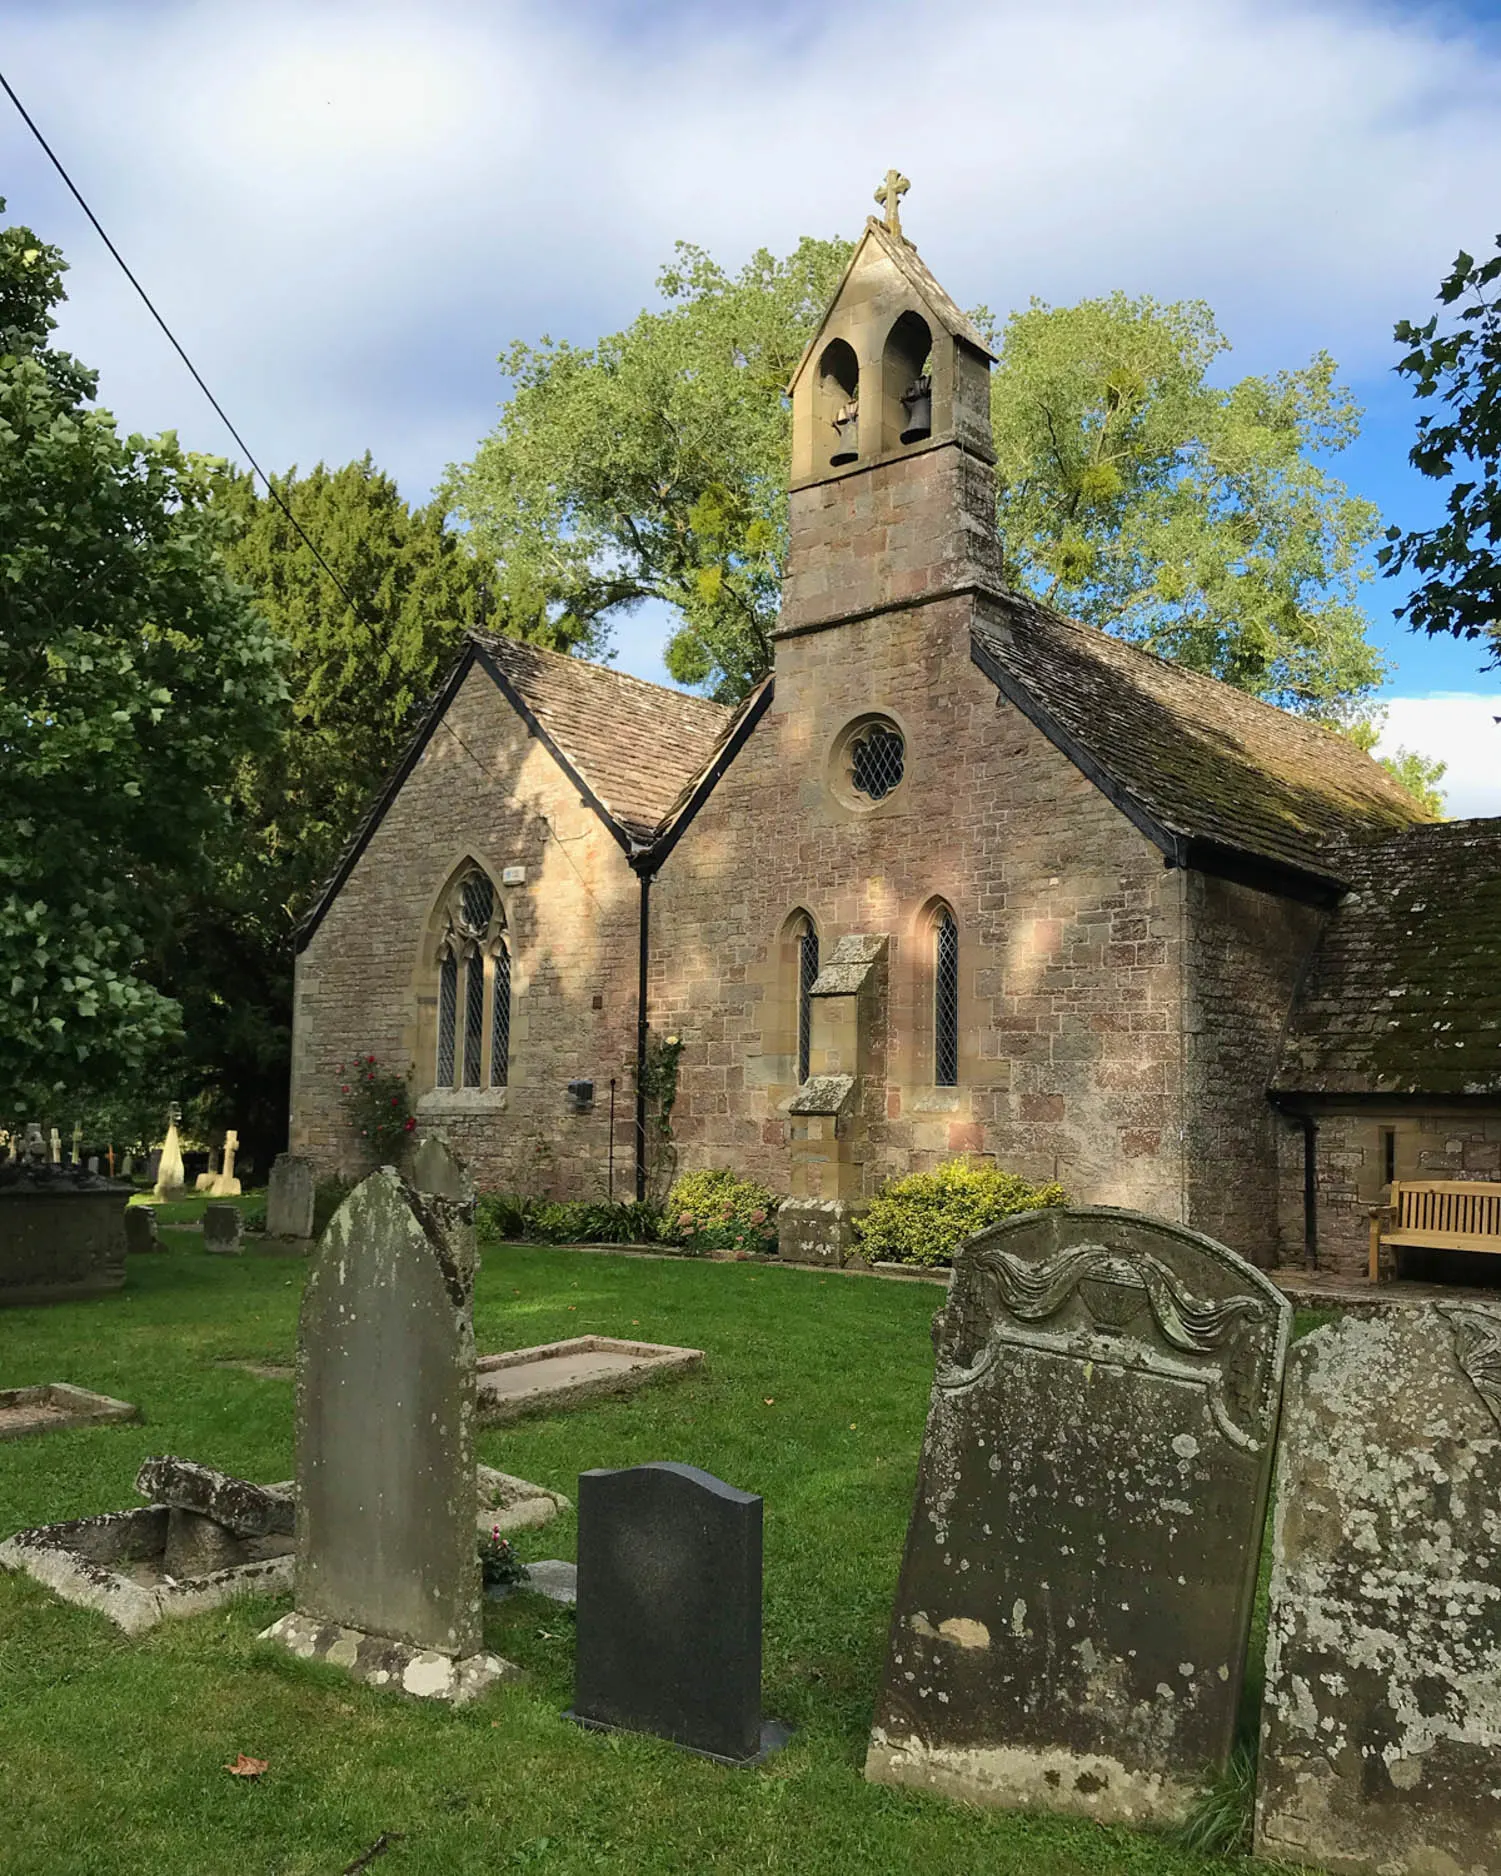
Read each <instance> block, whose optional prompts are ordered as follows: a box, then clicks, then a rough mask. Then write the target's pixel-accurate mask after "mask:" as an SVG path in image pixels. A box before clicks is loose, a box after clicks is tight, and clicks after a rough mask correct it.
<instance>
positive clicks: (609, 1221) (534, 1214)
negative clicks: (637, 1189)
mask: <svg viewBox="0 0 1501 1876" xmlns="http://www.w3.org/2000/svg"><path fill="white" fill-rule="evenodd" d="M661 1218H662V1214H661V1211H660V1209H659V1208H658V1207H657V1206H655V1205H653V1204H651V1203H650V1202H649V1201H648V1200H645V1199H642V1200H637V1199H573V1200H566V1201H564V1200H550V1199H533V1198H527V1197H526V1196H525V1195H524V1194H521V1193H517V1192H486V1193H485V1194H484V1195H483V1197H482V1198H481V1199H480V1201H479V1209H478V1212H477V1214H476V1220H475V1222H476V1225H477V1227H478V1230H479V1235H480V1237H481V1238H482V1239H484V1240H486V1241H487V1242H490V1243H498V1244H506V1243H515V1242H516V1241H517V1240H519V1239H529V1240H531V1241H532V1242H533V1243H542V1244H652V1243H654V1242H655V1241H656V1240H657V1238H658V1237H659V1236H660V1231H659V1226H660V1224H661Z"/></svg>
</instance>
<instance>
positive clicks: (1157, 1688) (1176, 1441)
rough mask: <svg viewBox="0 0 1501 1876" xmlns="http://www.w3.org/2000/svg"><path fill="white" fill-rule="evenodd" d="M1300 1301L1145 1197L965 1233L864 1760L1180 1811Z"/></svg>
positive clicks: (1102, 1802) (1232, 1680) (1123, 1807)
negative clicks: (1293, 1304)
mask: <svg viewBox="0 0 1501 1876" xmlns="http://www.w3.org/2000/svg"><path fill="white" fill-rule="evenodd" d="M1291 1313H1292V1312H1291V1309H1290V1307H1289V1305H1288V1303H1287V1301H1286V1300H1285V1298H1284V1297H1283V1296H1282V1295H1281V1294H1280V1292H1279V1291H1278V1290H1277V1289H1276V1288H1275V1286H1274V1285H1273V1284H1272V1283H1271V1281H1270V1280H1269V1279H1268V1278H1266V1277H1265V1276H1263V1275H1262V1274H1261V1272H1260V1271H1258V1270H1255V1269H1254V1268H1253V1267H1252V1266H1251V1265H1249V1264H1247V1263H1245V1262H1244V1261H1243V1260H1242V1259H1240V1258H1238V1257H1237V1256H1236V1255H1235V1254H1234V1253H1233V1252H1232V1251H1229V1250H1227V1249H1226V1248H1225V1247H1224V1246H1223V1245H1221V1244H1216V1243H1215V1242H1214V1241H1213V1240H1212V1239H1210V1238H1205V1237H1201V1236H1200V1235H1199V1234H1198V1233H1197V1232H1193V1231H1186V1230H1183V1229H1181V1228H1180V1227H1178V1226H1175V1225H1169V1224H1166V1223H1163V1222H1161V1221H1159V1220H1157V1219H1152V1218H1147V1217H1144V1216H1143V1215H1142V1214H1140V1213H1136V1212H1125V1211H1115V1210H1111V1209H1108V1208H1105V1207H1087V1208H1086V1207H1081V1208H1078V1209H1071V1210H1063V1209H1048V1210H1044V1211H1037V1212H1029V1213H1025V1214H1023V1215H1022V1216H1020V1217H1018V1218H1013V1219H1008V1220H1006V1221H1005V1222H1004V1223H1002V1224H1000V1225H997V1226H994V1227H992V1228H991V1229H990V1230H988V1231H984V1232H981V1233H980V1234H979V1236H978V1237H975V1238H972V1239H971V1240H970V1241H969V1242H968V1243H967V1244H966V1245H964V1246H963V1247H962V1248H961V1249H960V1251H959V1253H958V1255H957V1256H956V1258H955V1264H954V1277H953V1283H952V1287H951V1289H950V1291H949V1299H948V1303H947V1305H946V1307H945V1308H944V1309H943V1310H942V1311H941V1312H940V1313H939V1315H938V1316H937V1318H936V1319H935V1321H934V1325H933V1334H934V1342H935V1346H936V1350H937V1367H936V1372H935V1377H934V1384H933V1393H932V1397H931V1400H930V1403H929V1407H928V1425H927V1432H926V1435H925V1438H924V1440H923V1451H922V1463H921V1470H920V1474H919V1479H918V1488H917V1502H916V1505H915V1507H914V1510H913V1515H912V1522H911V1525H910V1527H909V1529H908V1533H907V1547H906V1553H905V1556H904V1558H903V1562H902V1571H901V1579H900V1583H899V1586H898V1590H897V1600H896V1608H895V1612H894V1615H893V1618H892V1626H891V1639H890V1643H889V1647H888V1654H887V1662H886V1672H885V1679H884V1684H883V1687H882V1691H881V1696H880V1701H879V1704H878V1706H877V1710H876V1720H875V1726H874V1728H873V1731H872V1734H871V1744H870V1750H869V1754H868V1756H867V1759H866V1768H865V1769H866V1776H867V1777H869V1778H873V1779H877V1780H879V1781H881V1782H884V1783H887V1784H906V1785H916V1786H923V1787H927V1788H930V1789H935V1790H940V1791H946V1792H949V1793H951V1794H953V1795H955V1796H958V1797H962V1798H965V1799H967V1800H970V1801H972V1802H977V1803H992V1804H1006V1805H1035V1806H1038V1807H1042V1808H1046V1809H1051V1810H1061V1811H1077V1812H1083V1813H1085V1814H1087V1815H1090V1816H1093V1817H1096V1818H1099V1819H1102V1820H1115V1821H1126V1822H1138V1821H1144V1820H1149V1819H1158V1820H1167V1819H1174V1818H1178V1817H1181V1816H1182V1815H1183V1813H1184V1812H1185V1811H1186V1809H1187V1808H1188V1806H1189V1804H1190V1803H1191V1802H1192V1799H1193V1796H1194V1794H1195V1792H1196V1790H1197V1788H1198V1786H1199V1784H1200V1781H1201V1779H1202V1777H1203V1775H1204V1773H1205V1772H1206V1771H1211V1770H1213V1769H1214V1768H1216V1767H1219V1766H1222V1765H1223V1764H1224V1763H1225V1761H1226V1759H1227V1758H1228V1755H1229V1751H1230V1746H1231V1743H1232V1737H1233V1732H1234V1724H1235V1713H1236V1705H1237V1701H1238V1698H1239V1693H1240V1684H1241V1676H1242V1670H1243V1666H1244V1657H1245V1648H1246V1637H1247V1630H1248V1628H1249V1624H1250V1618H1251V1608H1252V1597H1253V1593H1254V1589H1255V1582H1256V1566H1257V1558H1258V1555H1259V1551H1260V1543H1261V1527H1262V1519H1263V1515H1264V1511H1265V1505H1266V1495H1267V1484H1268V1479H1269V1476H1270V1470H1271V1460H1272V1446H1273V1440H1274V1437H1275V1433H1276V1425H1277V1409H1278V1399H1279V1394H1280V1388H1281V1379H1282V1365H1283V1358H1284V1354H1285V1350H1286V1345H1287V1337H1288V1332H1289V1325H1290V1321H1291Z"/></svg>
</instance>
